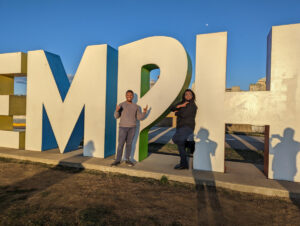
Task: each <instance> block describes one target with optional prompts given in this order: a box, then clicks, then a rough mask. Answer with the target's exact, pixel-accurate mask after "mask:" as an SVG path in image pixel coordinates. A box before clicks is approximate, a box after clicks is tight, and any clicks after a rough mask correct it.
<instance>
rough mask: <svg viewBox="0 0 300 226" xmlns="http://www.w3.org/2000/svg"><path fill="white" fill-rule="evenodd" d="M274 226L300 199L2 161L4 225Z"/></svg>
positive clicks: (293, 217)
mask: <svg viewBox="0 0 300 226" xmlns="http://www.w3.org/2000/svg"><path fill="white" fill-rule="evenodd" d="M272 224H273V225H274V224H275V225H299V224H300V200H289V199H281V198H272V197H265V196H259V195H251V194H245V193H239V192H233V191H230V190H224V189H217V190H216V189H214V188H209V187H205V186H202V185H197V186H196V187H195V186H192V185H187V184H180V183H175V182H170V181H168V180H166V179H162V180H161V181H158V180H152V179H141V178H136V177H129V176H124V175H120V174H109V173H102V172H95V171H85V170H78V169H70V168H63V167H54V166H53V167H50V166H47V165H42V164H36V163H28V162H20V161H15V160H8V159H0V225H272Z"/></svg>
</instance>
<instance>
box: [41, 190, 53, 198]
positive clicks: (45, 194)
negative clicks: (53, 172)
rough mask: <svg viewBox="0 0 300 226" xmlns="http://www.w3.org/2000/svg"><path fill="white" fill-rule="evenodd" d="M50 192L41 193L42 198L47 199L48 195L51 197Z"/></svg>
mask: <svg viewBox="0 0 300 226" xmlns="http://www.w3.org/2000/svg"><path fill="white" fill-rule="evenodd" d="M50 193H51V192H50V191H43V192H42V193H41V197H43V198H45V197H47V196H48V195H50Z"/></svg>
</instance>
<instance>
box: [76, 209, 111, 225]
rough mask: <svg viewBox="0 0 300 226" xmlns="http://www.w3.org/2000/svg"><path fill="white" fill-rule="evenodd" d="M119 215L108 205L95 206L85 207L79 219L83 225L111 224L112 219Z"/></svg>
mask: <svg viewBox="0 0 300 226" xmlns="http://www.w3.org/2000/svg"><path fill="white" fill-rule="evenodd" d="M116 218H117V217H116V216H115V214H114V213H113V211H112V208H111V207H108V206H100V205H98V206H95V207H89V208H86V209H83V210H81V211H80V213H79V221H80V224H82V225H110V224H112V222H111V219H116Z"/></svg>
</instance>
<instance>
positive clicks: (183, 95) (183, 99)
mask: <svg viewBox="0 0 300 226" xmlns="http://www.w3.org/2000/svg"><path fill="white" fill-rule="evenodd" d="M186 92H191V93H192V96H193V97H192V99H191V102H194V101H195V100H196V96H195V93H194V92H193V90H191V89H186V90H185V91H184V93H183V94H182V102H185V101H186V100H185V93H186Z"/></svg>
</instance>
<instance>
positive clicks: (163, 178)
mask: <svg viewBox="0 0 300 226" xmlns="http://www.w3.org/2000/svg"><path fill="white" fill-rule="evenodd" d="M159 183H160V184H163V185H165V184H169V179H168V177H167V176H165V175H162V176H161V178H160V180H159Z"/></svg>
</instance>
